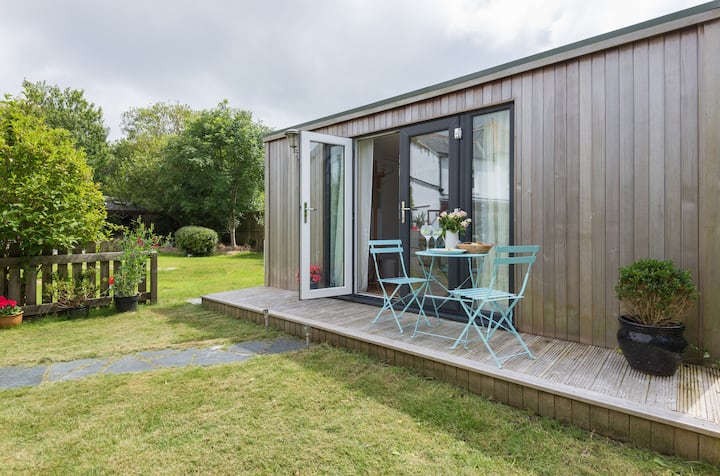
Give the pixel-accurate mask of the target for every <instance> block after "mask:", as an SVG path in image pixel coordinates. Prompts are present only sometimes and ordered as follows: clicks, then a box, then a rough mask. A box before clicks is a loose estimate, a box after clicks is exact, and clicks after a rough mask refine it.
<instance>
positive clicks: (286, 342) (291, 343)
mask: <svg viewBox="0 0 720 476" xmlns="http://www.w3.org/2000/svg"><path fill="white" fill-rule="evenodd" d="M305 348H306V345H305V342H304V341H302V340H300V339H278V340H276V341H275V342H273V343H272V344H271V345H270V348H268V350H267V351H266V352H265V353H266V354H280V353H282V352H292V351H294V350H300V349H305Z"/></svg>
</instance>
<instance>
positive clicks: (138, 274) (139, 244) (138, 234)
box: [109, 218, 163, 312]
mask: <svg viewBox="0 0 720 476" xmlns="http://www.w3.org/2000/svg"><path fill="white" fill-rule="evenodd" d="M162 239H163V237H160V236H157V235H155V233H154V228H153V225H152V224H150V226H149V227H148V226H145V224H144V223H143V222H142V221H141V220H140V219H139V218H138V219H137V220H136V221H135V222H134V223H133V228H132V229H126V230H125V233H124V234H123V237H122V239H121V240H120V250H121V251H122V254H121V255H120V258H119V261H120V268H119V269H116V270H114V274H113V276H110V279H109V284H110V289H111V291H112V294H113V302H114V303H115V309H116V310H117V311H118V312H127V311H134V310H136V309H137V304H138V301H139V299H140V294H139V292H138V286H139V284H140V283H141V282H142V281H143V280H145V277H146V264H147V261H148V259H149V258H150V253H154V252H156V251H155V250H156V248H157V247H158V246H159V245H160V242H161V240H162Z"/></svg>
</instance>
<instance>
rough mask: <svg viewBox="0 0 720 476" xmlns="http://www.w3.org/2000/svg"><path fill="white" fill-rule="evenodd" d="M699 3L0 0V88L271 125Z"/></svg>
mask: <svg viewBox="0 0 720 476" xmlns="http://www.w3.org/2000/svg"><path fill="white" fill-rule="evenodd" d="M702 3H705V2H703V1H691V0H539V1H538V0H535V1H533V0H264V1H253V0H235V1H233V0H193V1H191V0H0V93H3V94H8V93H9V94H12V95H17V94H18V93H19V92H20V90H21V85H22V81H23V79H28V80H29V81H32V82H35V81H46V82H47V83H49V84H51V85H57V86H59V87H61V88H63V89H64V88H66V87H70V88H73V89H83V90H84V91H85V97H86V99H88V100H89V101H90V102H93V103H95V105H97V106H100V107H102V109H103V113H104V117H105V123H106V125H107V126H108V127H109V128H110V138H111V139H118V138H119V137H120V136H121V132H120V130H119V123H120V115H121V113H122V112H123V111H126V110H128V109H130V108H132V107H144V106H149V105H151V104H153V103H155V102H159V101H162V102H170V103H176V102H179V103H182V104H188V105H189V106H190V107H192V108H193V109H204V108H212V107H214V106H216V105H217V104H218V103H219V102H220V101H222V100H223V99H228V101H229V102H230V105H231V106H232V107H236V108H240V109H247V110H250V111H252V112H253V115H254V117H255V119H257V120H259V121H262V122H263V123H264V124H265V125H267V126H269V127H271V128H272V129H280V128H285V127H289V126H293V125H296V124H299V123H302V122H306V121H309V120H312V119H317V118H320V117H323V116H326V115H330V114H335V113H338V112H342V111H345V110H347V109H351V108H354V107H357V106H362V105H364V104H368V103H371V102H375V101H378V100H382V99H386V98H389V97H392V96H395V95H398V94H403V93H406V92H409V91H412V90H415V89H419V88H422V87H425V86H430V85H432V84H436V83H439V82H442V81H446V80H450V79H453V78H456V77H459V76H462V75H465V74H469V73H473V72H476V71H480V70H482V69H485V68H489V67H492V66H496V65H499V64H502V63H506V62H508V61H513V60H516V59H520V58H523V57H525V56H528V55H531V54H534V53H538V52H541V51H545V50H548V49H551V48H554V47H557V46H562V45H566V44H568V43H572V42H574V41H579V40H582V39H585V38H589V37H591V36H594V35H598V34H602V33H606V32H609V31H612V30H615V29H618V28H622V27H625V26H630V25H633V24H635V23H639V22H642V21H645V20H650V19H652V18H656V17H658V16H662V15H665V14H668V13H672V12H676V11H679V10H683V9H685V8H689V7H692V6H695V5H699V4H702Z"/></svg>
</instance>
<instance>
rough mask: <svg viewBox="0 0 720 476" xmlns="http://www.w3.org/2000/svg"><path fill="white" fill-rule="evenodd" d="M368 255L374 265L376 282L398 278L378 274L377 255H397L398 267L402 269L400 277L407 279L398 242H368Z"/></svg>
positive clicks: (401, 250)
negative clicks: (370, 256)
mask: <svg viewBox="0 0 720 476" xmlns="http://www.w3.org/2000/svg"><path fill="white" fill-rule="evenodd" d="M368 244H369V245H370V254H371V255H372V257H373V262H374V263H375V273H376V275H377V277H378V280H381V279H386V278H391V277H392V278H397V277H399V276H382V275H381V274H380V266H379V265H378V261H379V258H378V255H391V254H395V255H397V258H396V259H397V260H398V261H400V267H401V268H402V275H401V276H402V277H403V278H407V271H406V270H405V260H404V259H403V246H402V241H400V240H370V241H369V243H368Z"/></svg>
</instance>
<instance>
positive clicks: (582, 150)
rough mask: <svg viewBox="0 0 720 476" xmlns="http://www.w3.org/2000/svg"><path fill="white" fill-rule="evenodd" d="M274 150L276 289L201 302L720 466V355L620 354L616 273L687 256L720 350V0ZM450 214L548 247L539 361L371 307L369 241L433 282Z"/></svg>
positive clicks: (350, 116) (441, 88)
mask: <svg viewBox="0 0 720 476" xmlns="http://www.w3.org/2000/svg"><path fill="white" fill-rule="evenodd" d="M309 100H311V99H309ZM298 131H299V133H298ZM265 146H266V148H265V150H266V156H265V166H266V173H265V177H266V178H265V187H266V188H265V190H266V192H265V193H266V194H265V198H266V200H265V202H266V208H265V247H264V248H265V267H266V269H265V286H262V287H258V288H249V289H243V290H236V291H228V292H225V293H218V294H214V295H209V296H203V299H202V301H203V304H204V305H205V306H207V307H209V308H210V309H214V310H217V311H222V312H227V313H229V314H231V315H234V316H237V317H239V318H243V319H248V320H252V321H254V322H258V323H261V324H262V323H264V325H265V326H267V327H269V326H273V327H277V328H279V329H282V330H284V331H286V332H290V333H292V334H296V335H299V336H304V337H305V338H306V339H307V341H308V343H310V342H311V341H313V342H327V343H329V344H331V345H337V346H342V347H346V348H349V349H353V350H357V351H360V352H364V353H367V354H369V355H371V356H373V357H376V358H378V359H380V360H382V361H384V362H387V363H389V364H391V365H399V366H405V367H409V368H412V369H413V370H414V371H417V372H418V373H420V374H422V375H425V376H427V377H429V378H435V379H438V380H443V381H446V382H449V383H451V384H453V385H456V386H458V387H460V388H464V389H466V390H468V391H470V392H474V393H481V394H484V395H486V396H488V397H489V398H492V399H494V400H495V401H498V402H502V403H506V404H508V405H512V406H516V407H519V408H523V409H527V410H529V411H532V412H534V413H536V414H539V415H543V416H547V417H551V418H556V419H558V420H559V421H562V422H564V423H568V424H573V425H576V426H579V427H581V428H585V429H587V430H588V431H593V432H596V433H598V434H602V435H607V436H611V437H613V438H616V439H620V440H624V441H631V442H633V443H635V444H638V445H641V446H645V447H648V448H652V449H654V450H657V451H659V452H662V453H666V454H674V455H678V456H681V457H683V458H686V459H689V460H702V461H707V462H710V463H713V464H715V465H720V401H719V400H718V395H720V370H719V369H718V368H711V367H710V366H702V365H683V366H681V368H680V369H679V371H678V372H677V374H676V375H675V376H673V377H657V376H650V375H646V374H642V373H640V372H638V371H636V370H634V369H631V368H629V367H628V365H627V363H626V362H625V360H624V358H623V356H621V355H619V354H618V353H617V352H615V350H614V349H615V348H616V346H617V341H616V331H617V328H618V322H617V317H618V315H619V312H620V309H619V304H618V302H617V300H616V299H615V293H614V286H615V282H616V280H617V277H618V268H619V267H620V266H622V265H625V264H628V263H630V262H633V261H635V260H637V259H640V258H645V257H653V258H661V259H671V260H673V261H674V262H675V263H676V264H677V265H679V266H681V267H683V268H685V269H689V270H691V271H692V275H693V277H694V278H695V280H696V282H697V284H698V286H699V290H700V293H701V295H700V299H699V301H698V304H697V306H696V308H695V309H694V310H693V312H692V313H691V315H690V316H689V320H688V326H687V329H686V333H685V334H686V337H687V339H688V341H689V342H690V343H691V344H692V345H694V346H696V347H697V348H699V349H706V350H707V351H708V352H709V353H710V355H711V358H714V359H720V326H718V325H717V321H718V319H719V318H720V293H718V292H716V290H715V287H716V286H717V284H718V283H720V279H719V278H720V206H718V201H719V200H720V1H714V2H711V3H706V4H703V5H699V6H696V7H693V8H690V9H687V10H684V11H680V12H677V13H674V14H671V15H667V16H664V17H661V18H657V19H655V20H651V21H647V22H644V23H641V24H638V25H635V26H632V27H629V28H624V29H621V30H618V31H614V32H611V33H608V34H605V35H600V36H597V37H594V38H590V39H588V40H585V41H581V42H578V43H574V44H571V45H568V46H565V47H562V48H557V49H554V50H551V51H548V52H545V53H541V54H537V55H533V56H530V57H528V58H524V59H521V60H518V61H513V62H511V63H508V64H504V65H500V66H497V67H495V68H490V69H487V70H484V71H480V72H478V73H476V74H471V75H468V76H464V77H461V78H458V79H455V80H452V81H447V82H445V83H441V84H437V85H435V86H431V87H428V88H424V89H421V90H418V91H412V92H410V93H407V94H404V95H401V96H397V97H394V98H390V99H387V100H384V101H379V102H376V103H373V104H369V105H367V106H364V107H360V108H356V109H352V110H349V111H345V112H341V113H338V114H335V115H333V116H329V117H324V118H320V119H317V120H315V121H311V122H308V123H305V124H300V125H297V126H295V127H293V128H291V129H288V130H280V131H277V132H275V133H272V134H270V135H269V136H267V137H266V144H265ZM455 208H460V209H463V210H465V211H467V212H468V213H469V214H470V217H471V218H472V225H471V227H470V228H468V230H467V231H466V233H465V234H464V235H463V236H462V237H461V238H462V239H464V240H465V241H470V240H472V241H477V240H480V241H484V242H490V243H496V244H524V245H529V244H536V245H540V252H539V254H538V260H537V262H536V263H535V266H534V267H533V269H532V272H531V274H530V281H529V285H528V287H527V289H526V292H525V298H524V299H523V302H522V303H521V304H520V307H519V309H518V310H517V312H516V313H515V316H514V318H515V324H516V327H518V329H519V330H520V331H521V333H522V334H523V335H525V339H526V340H527V342H528V345H529V347H530V348H531V349H532V351H533V352H534V353H535V354H536V355H537V360H532V359H530V358H526V357H516V358H514V359H511V360H509V361H507V364H506V365H505V364H503V367H502V368H498V367H497V366H496V365H495V362H493V361H492V359H491V358H490V356H489V354H488V352H487V351H485V350H484V349H483V348H482V345H480V344H479V343H478V346H470V347H469V348H467V349H464V348H457V349H453V348H451V347H450V346H449V345H448V343H447V341H443V340H442V339H437V338H436V337H435V336H433V335H418V336H417V337H413V336H412V335H411V334H413V333H412V332H404V333H400V332H399V330H398V327H397V325H396V323H395V322H394V321H393V319H392V318H389V319H385V320H382V321H380V322H377V323H374V324H373V323H372V322H371V321H372V320H373V318H374V317H375V315H376V314H377V310H378V307H375V306H380V305H381V302H382V299H381V292H380V289H379V287H378V286H377V276H376V274H377V273H376V271H375V267H374V266H373V265H371V264H370V259H369V256H368V255H369V253H368V246H369V243H368V242H369V240H371V239H400V240H402V242H403V245H404V246H403V248H404V250H405V255H404V258H403V261H404V262H405V263H406V264H407V265H408V267H409V272H410V273H411V274H413V275H417V276H422V275H423V271H422V269H420V263H419V260H418V259H417V256H416V255H415V252H416V251H418V250H420V249H421V248H424V247H425V246H427V245H428V244H429V243H426V242H425V239H424V238H423V237H422V236H421V235H420V233H419V229H420V228H421V227H422V225H423V224H432V223H434V222H435V221H436V219H437V217H438V214H440V213H442V211H444V210H453V209H455ZM433 245H434V243H433ZM487 259H489V260H491V261H492V259H493V256H492V253H491V255H490V256H489V258H487ZM461 261H462V260H450V259H447V260H446V262H447V266H445V267H443V268H442V269H440V270H439V271H440V273H438V279H441V280H444V281H443V283H444V284H445V285H446V287H448V288H450V287H453V286H456V285H458V284H460V283H461V280H462V279H463V276H465V275H467V269H463V268H462V266H461V265H459V264H458V263H459V262H461ZM382 266H383V267H386V268H387V269H386V270H385V269H381V270H380V273H381V274H382V273H383V272H384V271H389V272H392V271H394V270H397V269H398V266H399V260H397V261H385V262H383V263H382ZM485 271H486V270H483V272H485ZM501 279H503V280H504V284H506V285H507V286H509V287H511V288H512V287H516V285H517V284H518V283H519V282H521V280H522V278H521V274H520V272H518V270H515V271H513V272H507V273H506V275H504V276H501ZM335 296H340V297H342V300H338V299H330V298H331V297H335ZM353 301H354V302H353ZM428 310H429V309H428ZM443 310H444V314H443V317H445V318H447V319H444V320H443V319H441V320H439V321H436V324H439V325H438V326H437V329H438V330H436V331H435V332H440V330H442V329H447V332H446V335H450V334H451V333H452V332H456V333H457V332H459V330H458V326H459V327H460V328H462V324H461V323H459V322H453V320H461V318H462V317H461V316H462V313H460V312H458V311H459V310H458V309H453V308H451V307H443ZM406 317H407V319H409V320H410V323H411V324H410V325H412V323H413V322H414V319H412V317H413V315H410V316H406ZM406 317H404V318H403V319H405V318H406ZM415 317H417V316H415ZM497 334H499V335H500V336H499V338H500V339H501V340H500V342H499V345H500V346H505V345H507V346H510V345H511V344H512V342H513V341H514V339H510V340H508V335H510V333H509V332H500V333H497ZM503 339H504V340H503ZM493 345H495V344H493Z"/></svg>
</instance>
